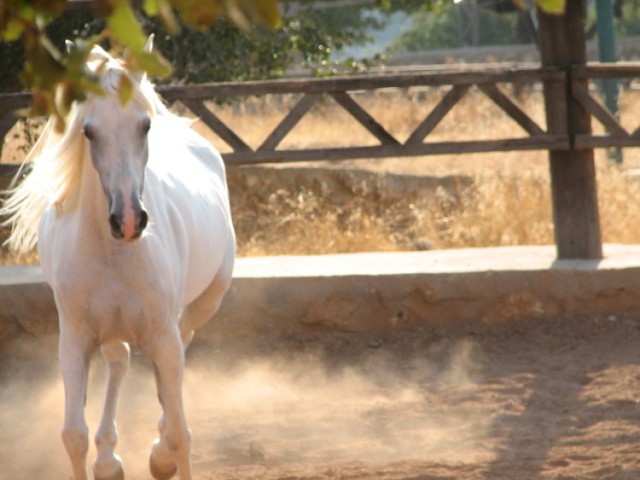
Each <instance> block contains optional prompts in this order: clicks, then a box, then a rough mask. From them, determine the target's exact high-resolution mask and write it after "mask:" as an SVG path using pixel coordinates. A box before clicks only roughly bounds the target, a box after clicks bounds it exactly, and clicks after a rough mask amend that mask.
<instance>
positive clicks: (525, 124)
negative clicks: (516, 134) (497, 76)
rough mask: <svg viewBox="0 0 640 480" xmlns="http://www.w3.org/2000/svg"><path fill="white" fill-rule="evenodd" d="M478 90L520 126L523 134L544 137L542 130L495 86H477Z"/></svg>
mask: <svg viewBox="0 0 640 480" xmlns="http://www.w3.org/2000/svg"><path fill="white" fill-rule="evenodd" d="M478 88H479V89H480V90H481V91H482V92H483V93H484V94H485V95H486V96H487V97H489V98H490V99H491V100H492V101H493V103H495V104H496V105H498V106H499V107H500V108H501V109H502V111H504V112H505V113H506V114H507V115H509V116H510V117H511V118H512V119H513V120H515V121H516V123H517V124H518V125H520V126H521V127H522V128H523V129H524V130H525V132H527V133H528V134H529V135H544V133H545V132H544V130H543V129H542V128H540V127H539V126H538V124H537V123H536V122H534V121H533V120H532V119H531V117H529V115H527V114H526V113H525V112H524V111H522V109H521V108H520V107H519V106H518V105H516V104H515V103H513V101H512V100H511V99H510V98H509V97H507V96H506V95H505V94H504V93H503V92H502V91H501V90H500V89H499V88H498V86H497V85H493V84H491V85H490V84H484V85H478Z"/></svg>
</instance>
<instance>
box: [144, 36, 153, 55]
mask: <svg viewBox="0 0 640 480" xmlns="http://www.w3.org/2000/svg"><path fill="white" fill-rule="evenodd" d="M153 37H154V35H153V33H152V34H151V35H149V38H147V43H145V44H144V51H145V52H147V53H151V50H153Z"/></svg>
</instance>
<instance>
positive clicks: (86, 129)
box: [82, 123, 95, 140]
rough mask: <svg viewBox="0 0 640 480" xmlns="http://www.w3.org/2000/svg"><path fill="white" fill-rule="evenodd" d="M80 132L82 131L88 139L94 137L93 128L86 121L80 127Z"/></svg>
mask: <svg viewBox="0 0 640 480" xmlns="http://www.w3.org/2000/svg"><path fill="white" fill-rule="evenodd" d="M82 133H84V136H85V137H87V139H88V140H93V139H94V138H95V135H94V133H93V128H91V125H88V124H86V123H85V124H84V126H83V127H82Z"/></svg>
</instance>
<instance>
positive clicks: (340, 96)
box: [331, 92, 400, 145]
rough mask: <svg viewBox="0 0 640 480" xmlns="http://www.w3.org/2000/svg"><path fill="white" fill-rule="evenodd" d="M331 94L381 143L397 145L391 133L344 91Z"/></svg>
mask: <svg viewBox="0 0 640 480" xmlns="http://www.w3.org/2000/svg"><path fill="white" fill-rule="evenodd" d="M331 96H332V97H333V98H334V99H335V100H336V101H337V102H338V104H340V105H341V106H342V108H344V109H345V110H346V111H347V112H349V113H350V114H351V116H352V117H353V118H355V119H356V120H357V121H358V122H359V123H360V125H362V126H363V127H364V128H366V129H367V130H369V132H371V134H372V135H374V136H375V137H376V138H377V139H378V140H380V143H381V144H382V145H399V144H400V142H398V140H396V139H395V138H394V137H393V135H391V134H390V133H389V132H387V131H386V130H385V129H384V127H383V126H382V125H380V124H379V123H378V122H377V121H376V119H375V118H373V117H372V116H371V115H369V113H368V112H367V111H366V110H365V109H364V108H362V107H361V106H360V105H359V104H358V102H356V101H355V100H354V99H353V98H351V97H350V96H349V95H348V94H346V93H344V92H334V93H332V94H331Z"/></svg>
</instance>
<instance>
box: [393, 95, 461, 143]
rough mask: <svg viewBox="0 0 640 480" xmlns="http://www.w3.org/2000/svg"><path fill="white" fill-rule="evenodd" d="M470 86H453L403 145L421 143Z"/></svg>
mask: <svg viewBox="0 0 640 480" xmlns="http://www.w3.org/2000/svg"><path fill="white" fill-rule="evenodd" d="M470 86H471V85H454V86H453V87H451V89H450V90H449V91H448V92H447V93H446V94H445V95H444V96H443V97H442V98H441V99H440V101H439V102H438V104H437V105H436V106H435V107H434V108H433V110H431V112H430V113H429V114H428V115H427V117H426V118H425V119H424V120H423V121H422V122H421V123H420V125H418V126H417V127H416V129H415V130H414V131H413V133H412V134H411V135H410V136H409V138H408V139H407V141H406V142H405V145H413V144H416V143H422V141H423V140H424V139H425V137H426V136H427V135H429V134H430V133H431V132H432V131H433V130H434V129H435V128H436V127H437V126H438V124H439V123H440V121H442V119H443V118H444V117H445V115H446V114H447V113H449V111H450V110H451V109H452V108H453V107H454V105H455V104H456V103H458V101H459V100H460V99H461V98H462V97H464V95H465V93H467V91H468V90H469V87H470Z"/></svg>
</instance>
